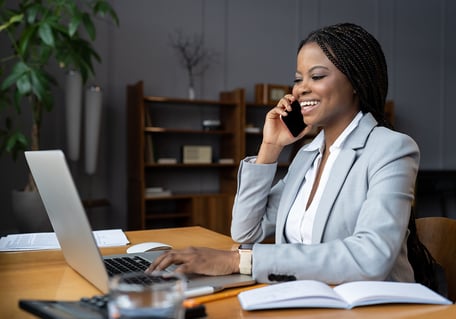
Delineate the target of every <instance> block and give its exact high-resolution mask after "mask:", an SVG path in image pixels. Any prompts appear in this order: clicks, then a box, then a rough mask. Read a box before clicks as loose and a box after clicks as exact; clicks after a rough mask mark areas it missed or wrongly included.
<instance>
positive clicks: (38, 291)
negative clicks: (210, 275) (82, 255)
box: [0, 227, 456, 319]
mask: <svg viewBox="0 0 456 319" xmlns="http://www.w3.org/2000/svg"><path fill="white" fill-rule="evenodd" d="M126 234H127V237H128V238H129V240H130V241H131V243H132V244H136V243H140V242H143V241H160V242H166V243H169V244H171V245H172V246H173V247H175V248H184V247H187V246H188V245H192V246H207V247H213V248H220V249H230V248H231V246H232V245H233V241H232V240H231V239H230V238H229V237H227V236H224V235H221V234H218V233H215V232H212V231H210V230H207V229H204V228H201V227H185V228H172V229H160V230H147V231H134V232H127V233H126ZM125 249H126V247H115V248H103V249H102V250H101V251H102V254H115V253H122V252H124V251H125ZM96 294H99V291H98V290H97V289H96V288H95V287H93V286H92V285H91V284H89V283H88V282H87V281H86V280H85V279H83V278H82V277H81V276H79V275H78V274H77V273H76V272H75V271H74V270H72V269H71V268H70V267H69V266H67V264H66V263H65V261H64V259H63V255H62V254H61V252H60V251H59V250H52V251H33V252H7V253H5V252H3V253H0V309H1V317H2V318H32V316H30V315H28V313H25V312H24V311H22V310H21V309H19V307H18V300H19V299H51V300H78V299H79V298H80V297H83V296H93V295H96ZM206 311H207V314H208V317H209V318H317V319H324V318H333V319H335V318H337V319H340V318H342V319H348V318H373V319H376V318H379V319H380V318H382V319H384V318H393V319H394V318H423V319H424V318H433V319H439V318H456V305H451V306H440V305H437V306H436V305H381V306H369V307H361V308H356V309H352V310H339V309H290V310H268V311H254V312H247V311H243V310H242V309H241V308H240V305H239V302H238V300H237V298H236V297H231V298H228V299H223V300H218V301H213V302H209V303H207V304H206Z"/></svg>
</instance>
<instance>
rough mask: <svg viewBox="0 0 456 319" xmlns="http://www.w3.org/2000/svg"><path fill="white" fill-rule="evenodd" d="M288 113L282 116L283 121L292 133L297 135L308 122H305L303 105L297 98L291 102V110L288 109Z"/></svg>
mask: <svg viewBox="0 0 456 319" xmlns="http://www.w3.org/2000/svg"><path fill="white" fill-rule="evenodd" d="M287 113H288V115H287V116H281V118H282V121H283V122H284V123H285V125H286V126H287V127H288V130H289V131H290V132H291V134H292V135H293V136H294V137H296V136H298V135H299V134H300V133H301V132H302V131H303V130H304V129H305V128H306V126H307V125H306V123H304V118H303V117H302V113H301V105H300V104H299V102H298V101H297V100H296V101H294V102H293V103H291V111H290V112H288V111H287Z"/></svg>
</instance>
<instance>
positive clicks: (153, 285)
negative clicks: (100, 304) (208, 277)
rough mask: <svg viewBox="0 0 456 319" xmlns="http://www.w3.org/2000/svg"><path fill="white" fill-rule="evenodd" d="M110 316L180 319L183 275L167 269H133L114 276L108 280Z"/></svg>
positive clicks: (184, 286) (120, 317)
mask: <svg viewBox="0 0 456 319" xmlns="http://www.w3.org/2000/svg"><path fill="white" fill-rule="evenodd" d="M109 288H110V291H109V302H108V311H109V318H111V319H127V318H128V319H139V318H141V319H144V318H156V319H164V318H167V319H170V318H172V319H182V318H184V317H185V316H184V314H185V313H184V308H183V305H182V303H183V301H184V298H185V294H184V292H185V288H186V278H185V276H184V275H181V274H177V273H169V272H168V273H167V272H154V273H151V274H147V273H144V272H134V273H128V274H122V275H117V276H114V277H113V278H112V279H111V280H110V282H109Z"/></svg>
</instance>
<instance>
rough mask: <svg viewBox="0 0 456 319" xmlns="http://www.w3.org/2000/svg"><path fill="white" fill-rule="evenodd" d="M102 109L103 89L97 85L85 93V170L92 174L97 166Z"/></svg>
mask: <svg viewBox="0 0 456 319" xmlns="http://www.w3.org/2000/svg"><path fill="white" fill-rule="evenodd" d="M101 110H102V91H101V88H100V87H99V86H97V85H93V86H91V87H89V88H88V89H87V91H86V94H85V171H86V173H87V174H89V175H92V174H94V173H95V171H96V168H97V159H98V144H99V140H100V136H99V135H100V123H101Z"/></svg>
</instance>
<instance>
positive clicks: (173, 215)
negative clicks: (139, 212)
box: [146, 213, 191, 220]
mask: <svg viewBox="0 0 456 319" xmlns="http://www.w3.org/2000/svg"><path fill="white" fill-rule="evenodd" d="M190 217H191V215H190V214H189V213H171V214H168V213H162V214H160V213H158V214H154V213H152V214H147V216H146V218H147V219H148V220H154V219H158V220H160V219H174V218H190Z"/></svg>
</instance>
